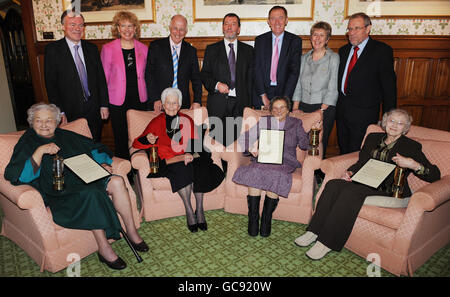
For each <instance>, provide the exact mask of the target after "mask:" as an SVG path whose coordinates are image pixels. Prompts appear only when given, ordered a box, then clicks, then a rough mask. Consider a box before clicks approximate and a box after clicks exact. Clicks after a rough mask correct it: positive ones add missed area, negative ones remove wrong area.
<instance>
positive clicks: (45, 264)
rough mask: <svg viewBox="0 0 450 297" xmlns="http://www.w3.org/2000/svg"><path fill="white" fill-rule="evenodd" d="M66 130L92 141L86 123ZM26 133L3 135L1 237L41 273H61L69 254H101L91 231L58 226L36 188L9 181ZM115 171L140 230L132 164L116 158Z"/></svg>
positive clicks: (0, 137)
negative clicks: (131, 179) (7, 177)
mask: <svg viewBox="0 0 450 297" xmlns="http://www.w3.org/2000/svg"><path fill="white" fill-rule="evenodd" d="M63 129H67V130H70V131H74V132H76V133H79V134H81V135H85V136H87V137H92V136H91V132H90V131H89V127H88V125H87V121H86V120H85V119H79V120H76V121H73V122H70V123H68V124H66V125H65V126H63ZM22 133H23V131H22V132H15V133H10V134H1V135H0V152H1V156H0V205H1V207H2V210H3V213H4V218H3V222H2V230H1V235H3V236H5V237H7V238H9V239H10V240H12V241H13V242H15V243H16V244H17V245H18V246H20V247H21V248H22V249H23V250H24V251H25V252H26V253H27V254H28V255H29V256H30V257H31V258H32V259H33V260H34V261H35V262H36V263H37V264H38V265H39V266H40V268H41V271H43V270H44V269H45V270H48V271H50V272H57V271H59V270H62V269H64V268H65V267H67V266H68V265H69V264H71V263H72V262H73V259H70V258H69V259H68V258H67V257H68V255H69V254H71V253H76V254H78V255H79V256H80V259H82V258H84V257H86V256H88V255H90V254H91V253H93V252H95V251H97V250H98V247H97V242H96V241H95V239H94V236H93V234H92V232H91V231H86V230H76V229H66V228H63V227H61V226H58V225H56V224H55V223H54V222H53V219H52V214H51V212H50V209H49V208H46V207H45V206H44V201H43V200H42V197H41V195H40V194H39V192H38V191H37V190H35V189H34V188H33V187H31V186H29V185H21V186H13V185H11V183H10V182H9V181H7V180H5V178H4V172H5V168H6V166H7V165H8V163H9V160H10V159H11V155H12V152H13V149H14V146H15V145H16V143H17V141H18V140H19V138H20V136H21V135H22ZM112 168H113V172H114V173H116V174H119V175H121V176H122V177H124V180H125V182H126V185H127V188H128V189H129V193H130V199H131V205H132V209H133V216H134V222H135V225H136V227H137V228H139V227H140V217H139V212H138V210H137V207H136V195H135V193H134V191H133V190H132V188H131V186H130V184H129V183H128V179H127V173H128V172H129V171H130V170H131V165H130V162H129V161H127V160H123V159H119V158H116V157H114V158H113V163H112ZM119 218H120V216H119ZM121 223H122V225H123V222H122V221H121Z"/></svg>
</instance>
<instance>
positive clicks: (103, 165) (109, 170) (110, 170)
mask: <svg viewBox="0 0 450 297" xmlns="http://www.w3.org/2000/svg"><path fill="white" fill-rule="evenodd" d="M102 167H103V168H105V170H106V171H108V172H109V173H112V166H111V165H109V164H106V163H103V164H102Z"/></svg>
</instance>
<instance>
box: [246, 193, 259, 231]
mask: <svg viewBox="0 0 450 297" xmlns="http://www.w3.org/2000/svg"><path fill="white" fill-rule="evenodd" d="M260 201H261V196H250V195H248V196H247V204H248V235H250V236H258V233H259V202H260Z"/></svg>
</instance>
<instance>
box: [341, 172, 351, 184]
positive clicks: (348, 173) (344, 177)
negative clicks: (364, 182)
mask: <svg viewBox="0 0 450 297" xmlns="http://www.w3.org/2000/svg"><path fill="white" fill-rule="evenodd" d="M352 175H353V172H351V171H346V172H345V173H344V175H343V176H342V177H341V179H343V180H345V181H348V182H351V181H352V178H351V176H352Z"/></svg>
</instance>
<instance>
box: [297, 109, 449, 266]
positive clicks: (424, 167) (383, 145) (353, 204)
mask: <svg viewBox="0 0 450 297" xmlns="http://www.w3.org/2000/svg"><path fill="white" fill-rule="evenodd" d="M411 122H412V118H411V116H410V115H408V113H407V112H406V111H404V110H402V109H395V110H392V111H389V112H387V113H385V114H384V115H383V120H382V127H383V129H384V130H385V131H386V132H385V133H371V134H369V135H367V138H366V140H365V142H364V146H363V147H362V149H361V151H360V153H359V159H358V161H357V162H356V163H355V164H353V165H352V166H350V168H348V170H347V172H346V173H345V174H344V176H343V177H342V179H333V180H330V181H329V182H328V183H327V184H326V185H325V189H324V190H323V192H322V195H321V196H320V198H319V202H318V204H317V208H316V212H315V213H314V216H313V217H312V219H311V221H310V223H309V225H308V227H307V229H306V230H307V232H306V233H305V234H303V235H302V236H300V237H298V238H297V239H296V240H295V244H297V245H299V246H309V245H310V244H311V243H313V242H315V241H316V243H315V244H314V246H313V247H312V248H311V249H309V250H308V251H307V252H306V255H307V256H308V257H309V258H311V259H313V260H318V259H321V258H323V257H324V256H325V255H326V254H327V253H328V252H330V251H331V250H334V251H340V250H341V249H342V248H343V247H344V245H345V243H346V242H347V239H348V238H349V236H350V233H351V231H352V229H353V225H354V223H355V221H356V218H357V216H358V213H359V211H360V209H361V207H362V206H363V204H364V200H365V199H366V197H368V196H375V195H376V196H391V195H392V184H393V181H394V173H393V172H392V173H391V174H390V175H389V176H388V177H387V178H386V179H385V180H384V182H383V183H382V184H381V185H380V186H379V187H378V188H377V189H374V188H371V187H369V186H366V185H363V184H359V183H354V182H352V179H351V177H352V175H353V174H354V173H356V172H357V171H358V170H359V169H360V168H361V167H362V166H364V164H366V162H367V161H368V160H369V159H377V160H380V161H383V162H387V163H393V164H396V165H397V166H399V167H403V168H406V176H408V175H409V174H410V173H413V174H414V175H416V176H417V177H418V178H420V179H422V180H424V181H427V182H434V181H436V180H438V179H440V176H441V174H440V171H439V168H438V167H437V166H436V165H432V164H431V163H430V162H429V161H428V159H427V158H426V157H425V155H424V153H423V152H422V145H421V144H420V143H418V142H416V141H414V140H412V139H411V138H408V137H406V136H405V134H406V133H407V132H408V130H409V127H410V125H411ZM403 194H404V196H405V197H407V196H410V195H411V190H410V188H409V186H408V181H407V180H406V178H405V184H404V191H403Z"/></svg>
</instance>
